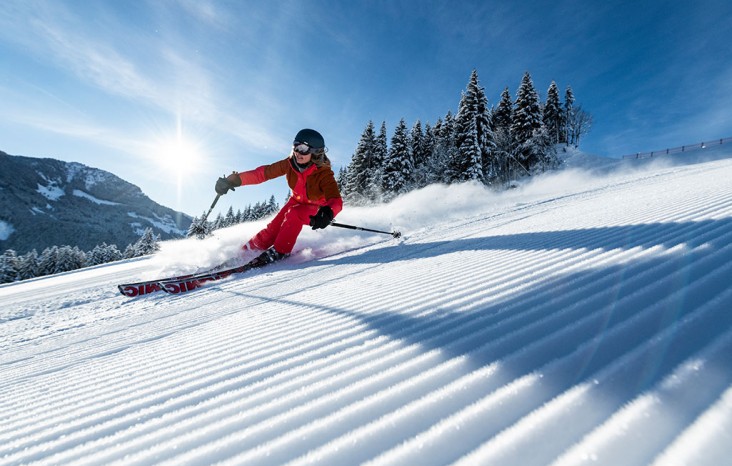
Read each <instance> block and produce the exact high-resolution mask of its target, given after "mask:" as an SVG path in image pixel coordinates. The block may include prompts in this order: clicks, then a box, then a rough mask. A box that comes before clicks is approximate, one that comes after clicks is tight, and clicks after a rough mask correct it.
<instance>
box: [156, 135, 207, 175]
mask: <svg viewBox="0 0 732 466" xmlns="http://www.w3.org/2000/svg"><path fill="white" fill-rule="evenodd" d="M151 157H153V158H154V160H155V162H156V163H157V165H158V166H160V167H161V168H163V169H165V170H167V171H169V172H172V173H175V174H176V175H178V177H183V176H185V175H190V174H192V173H195V172H196V171H198V170H200V168H201V161H202V159H203V157H202V149H201V147H200V145H199V144H197V143H195V142H193V141H191V140H190V139H188V138H186V137H185V136H184V135H183V134H182V132H180V131H178V132H177V134H175V135H172V136H170V137H167V138H161V139H160V140H158V141H157V142H155V143H154V144H153V147H152V151H151Z"/></svg>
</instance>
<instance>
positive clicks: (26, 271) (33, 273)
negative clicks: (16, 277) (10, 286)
mask: <svg viewBox="0 0 732 466" xmlns="http://www.w3.org/2000/svg"><path fill="white" fill-rule="evenodd" d="M19 259H20V261H19V262H18V273H19V274H20V279H21V280H27V279H29V278H35V277H38V276H39V275H38V252H37V251H36V250H35V249H32V250H31V251H30V252H28V253H26V254H25V255H23V256H22V257H21V258H19Z"/></svg>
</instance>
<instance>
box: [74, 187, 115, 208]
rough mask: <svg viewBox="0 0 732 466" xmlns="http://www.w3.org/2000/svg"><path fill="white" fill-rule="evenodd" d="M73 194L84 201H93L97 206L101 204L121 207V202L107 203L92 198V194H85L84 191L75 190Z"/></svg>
mask: <svg viewBox="0 0 732 466" xmlns="http://www.w3.org/2000/svg"><path fill="white" fill-rule="evenodd" d="M73 194H74V196H76V197H81V198H84V199H88V200H90V201H92V202H93V203H95V204H101V205H119V202H112V201H105V200H103V199H98V198H96V197H94V196H92V195H91V194H89V193H86V192H84V191H82V190H80V189H74V192H73Z"/></svg>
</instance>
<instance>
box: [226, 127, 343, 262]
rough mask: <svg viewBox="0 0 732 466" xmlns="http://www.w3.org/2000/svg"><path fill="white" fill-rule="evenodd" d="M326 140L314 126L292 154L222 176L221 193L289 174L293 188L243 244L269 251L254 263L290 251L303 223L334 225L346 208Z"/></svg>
mask: <svg viewBox="0 0 732 466" xmlns="http://www.w3.org/2000/svg"><path fill="white" fill-rule="evenodd" d="M325 151H326V149H325V140H324V139H323V136H321V134H320V133H318V132H317V131H315V130H313V129H303V130H300V131H299V132H298V133H297V135H295V140H294V141H293V143H292V152H291V153H290V155H289V156H288V157H287V158H286V159H284V160H280V161H279V162H275V163H273V164H271V165H263V166H261V167H258V168H255V169H254V170H249V171H245V172H241V173H237V172H233V173H232V174H231V175H229V176H227V177H226V178H224V177H221V178H219V179H218V181H217V182H216V186H215V190H216V193H217V194H219V195H223V194H226V193H227V192H229V190H232V191H233V190H234V188H236V187H239V186H242V185H250V184H259V183H263V182H265V181H267V180H271V179H273V178H277V177H280V176H283V175H284V176H285V177H286V178H287V184H288V185H289V186H290V189H291V190H292V193H291V195H290V198H289V199H288V201H287V202H286V203H285V205H284V206H283V207H282V209H280V211H279V212H278V213H277V215H276V216H275V218H274V219H273V220H272V221H271V222H269V224H268V225H267V226H266V227H265V228H264V229H263V230H262V231H260V232H259V233H257V234H256V235H254V237H253V238H251V239H250V240H249V241H248V242H247V243H246V244H245V245H244V246H243V247H242V249H243V250H245V251H247V250H254V251H263V252H262V253H261V254H260V255H259V256H258V257H257V258H256V259H254V260H253V261H252V264H253V265H255V266H257V267H259V266H262V265H266V264H269V263H271V262H274V261H277V260H280V259H283V258H285V257H287V256H288V255H290V252H292V248H293V247H294V246H295V241H296V240H297V237H298V235H299V234H300V231H301V230H302V227H303V226H305V225H310V226H311V227H312V229H313V230H317V229H320V228H325V227H327V226H328V225H330V222H331V221H333V218H334V217H335V216H336V215H338V212H340V211H341V209H342V208H343V200H342V199H341V194H340V191H339V190H338V183H336V180H335V176H334V174H333V170H332V169H331V166H330V160H328V157H327V156H326V155H325Z"/></svg>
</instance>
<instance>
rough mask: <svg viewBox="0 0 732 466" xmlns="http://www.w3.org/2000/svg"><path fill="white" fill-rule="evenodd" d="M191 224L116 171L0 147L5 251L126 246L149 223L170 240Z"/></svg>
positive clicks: (0, 235)
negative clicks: (8, 150) (24, 154)
mask: <svg viewBox="0 0 732 466" xmlns="http://www.w3.org/2000/svg"><path fill="white" fill-rule="evenodd" d="M190 224H191V218H190V217H188V216H186V215H184V214H182V213H180V212H176V211H174V210H172V209H169V208H167V207H163V206H161V205H159V204H157V203H155V202H154V201H152V200H151V199H150V198H148V197H147V196H146V195H145V194H143V192H142V191H141V190H140V188H138V187H137V186H135V185H133V184H130V183H128V182H126V181H124V180H122V179H120V178H119V177H117V176H115V175H113V174H112V173H109V172H106V171H104V170H100V169H97V168H92V167H87V166H85V165H82V164H80V163H74V162H63V161H61V160H56V159H50V158H33V157H22V156H17V155H8V154H6V153H5V152H2V151H0V253H1V252H2V251H5V250H6V249H12V250H14V251H15V252H16V253H18V254H21V255H22V254H25V253H27V252H30V251H31V250H32V249H35V250H36V251H37V252H38V253H39V254H40V253H41V252H42V251H43V250H44V249H45V248H50V247H53V246H59V247H61V246H64V245H68V246H72V247H74V246H75V247H78V248H80V249H81V250H84V251H89V250H92V249H93V248H94V247H96V246H97V245H100V244H102V243H106V244H114V245H116V246H117V248H118V249H119V250H120V251H124V250H125V247H126V246H127V245H128V244H134V243H135V242H136V241H138V240H139V239H140V236H141V235H142V234H143V233H144V232H145V230H146V229H147V228H150V229H152V231H153V233H154V234H156V235H160V237H161V238H162V239H171V238H180V237H182V236H184V235H185V234H186V233H187V231H188V227H189V226H190ZM39 232H42V234H39Z"/></svg>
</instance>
